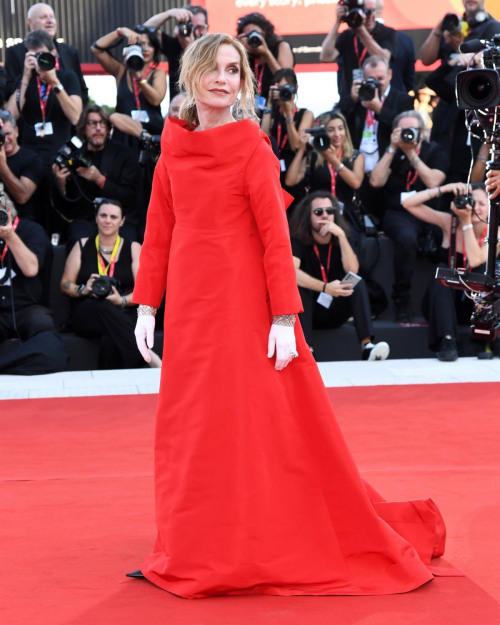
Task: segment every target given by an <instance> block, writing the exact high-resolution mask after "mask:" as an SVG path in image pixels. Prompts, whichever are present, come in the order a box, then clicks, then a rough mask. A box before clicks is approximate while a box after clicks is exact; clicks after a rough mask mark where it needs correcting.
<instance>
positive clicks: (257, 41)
mask: <svg viewBox="0 0 500 625" xmlns="http://www.w3.org/2000/svg"><path fill="white" fill-rule="evenodd" d="M247 42H248V45H249V46H250V47H251V48H258V47H259V46H261V45H262V35H261V34H260V33H259V32H258V31H257V30H252V32H251V33H248V37H247Z"/></svg>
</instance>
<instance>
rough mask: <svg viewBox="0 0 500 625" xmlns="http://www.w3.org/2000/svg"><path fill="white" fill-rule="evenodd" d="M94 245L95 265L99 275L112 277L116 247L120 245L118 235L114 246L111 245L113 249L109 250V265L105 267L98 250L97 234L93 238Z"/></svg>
mask: <svg viewBox="0 0 500 625" xmlns="http://www.w3.org/2000/svg"><path fill="white" fill-rule="evenodd" d="M95 246H96V249H97V267H98V269H99V275H100V276H108V275H109V277H110V278H112V277H113V274H114V273H115V261H116V254H117V253H118V248H119V247H120V237H119V236H117V237H116V242H115V246H114V247H113V251H112V252H111V258H110V261H109V265H108V266H107V267H106V265H105V262H104V260H103V258H102V255H101V253H100V251H99V235H97V236H96V238H95Z"/></svg>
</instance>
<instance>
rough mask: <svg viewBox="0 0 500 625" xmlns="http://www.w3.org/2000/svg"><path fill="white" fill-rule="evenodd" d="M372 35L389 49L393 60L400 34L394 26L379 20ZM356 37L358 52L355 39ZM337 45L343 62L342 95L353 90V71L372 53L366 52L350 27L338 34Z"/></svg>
mask: <svg viewBox="0 0 500 625" xmlns="http://www.w3.org/2000/svg"><path fill="white" fill-rule="evenodd" d="M371 36H372V37H373V39H374V40H375V41H376V42H377V43H378V45H379V46H380V47H381V48H384V49H385V50H389V52H390V53H391V60H392V59H394V57H395V56H396V50H397V47H398V34H397V32H396V31H395V30H394V28H389V27H388V26H384V24H381V23H380V22H377V23H376V24H375V27H374V29H373V30H372V32H371ZM355 37H356V42H357V52H356V46H355V41H354V38H355ZM335 47H336V48H337V50H338V51H339V55H340V57H342V63H343V66H342V75H341V79H340V80H341V82H340V83H339V96H340V97H342V96H343V95H346V94H348V93H350V92H351V86H352V71H353V70H354V69H359V68H360V67H361V66H362V65H363V61H364V60H365V59H366V58H367V57H368V56H370V54H369V53H368V52H366V53H364V50H365V46H364V45H363V43H362V42H361V39H360V38H359V37H357V36H356V33H355V32H354V31H353V30H351V29H350V28H349V29H347V30H344V32H343V33H341V34H340V35H339V36H338V38H337V43H336V44H335Z"/></svg>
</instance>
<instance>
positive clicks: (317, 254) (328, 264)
mask: <svg viewBox="0 0 500 625" xmlns="http://www.w3.org/2000/svg"><path fill="white" fill-rule="evenodd" d="M314 253H315V254H316V256H317V257H318V261H319V268H320V269H321V277H322V278H323V282H328V274H329V272H330V260H331V258H332V242H331V241H330V245H329V246H328V259H327V261H326V271H325V267H324V265H323V263H322V262H321V258H320V255H319V249H318V246H317V245H315V246H314Z"/></svg>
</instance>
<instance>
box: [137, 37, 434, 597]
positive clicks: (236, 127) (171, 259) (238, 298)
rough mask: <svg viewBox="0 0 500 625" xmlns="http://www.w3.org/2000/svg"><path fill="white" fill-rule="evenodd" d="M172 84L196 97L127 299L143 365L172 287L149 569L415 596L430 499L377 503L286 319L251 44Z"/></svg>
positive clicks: (284, 265)
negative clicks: (234, 109)
mask: <svg viewBox="0 0 500 625" xmlns="http://www.w3.org/2000/svg"><path fill="white" fill-rule="evenodd" d="M180 82H181V86H183V87H184V88H185V89H186V91H187V94H188V97H187V100H186V102H185V104H184V105H183V108H182V110H181V118H182V119H181V120H177V119H172V118H170V119H168V120H167V122H166V124H165V128H164V131H163V135H162V155H161V157H160V160H159V161H158V164H157V167H156V173H155V177H154V184H153V192H152V197H151V202H150V206H149V212H148V221H147V229H146V236H145V241H144V245H143V247H142V251H141V257H140V267H139V271H138V274H137V278H136V284H135V290H134V298H133V300H134V301H135V302H136V303H138V304H141V306H140V313H142V315H141V316H139V318H138V325H137V329H136V337H137V341H138V345H139V347H140V349H141V351H142V352H143V354H144V356H145V358H146V359H148V358H149V356H148V354H147V351H146V342H145V341H146V338H147V341H148V343H149V346H152V343H151V341H152V331H153V328H154V316H153V314H154V312H155V309H156V308H158V307H159V305H160V302H161V299H162V297H163V294H164V292H165V288H166V293H167V295H166V303H165V325H164V327H165V330H164V334H165V339H164V356H163V367H162V375H161V387H160V395H159V403H158V410H157V416H156V442H155V496H156V522H157V529H158V533H157V539H156V543H155V545H154V548H153V550H152V552H151V553H150V555H149V556H148V557H147V558H146V560H145V562H144V563H143V565H142V567H141V571H142V573H143V575H144V576H145V577H146V578H147V579H148V580H150V581H151V582H153V583H154V584H156V585H158V586H160V587H161V588H163V589H165V590H168V591H170V592H172V593H174V594H176V595H179V596H181V597H185V598H201V597H210V596H214V595H249V594H269V595H373V594H390V593H401V592H406V591H410V590H412V589H414V588H417V587H418V586H421V585H422V584H425V583H426V582H428V581H429V580H431V579H432V578H433V574H432V572H431V570H430V568H429V566H428V565H429V563H430V559H431V557H433V556H437V555H441V554H442V553H443V550H444V524H443V523H442V519H441V517H440V515H439V512H438V510H437V508H436V507H435V506H434V504H433V503H432V501H431V500H427V501H418V500H417V501H412V502H408V503H401V502H398V503H394V504H392V503H387V502H384V500H383V499H382V498H381V497H380V496H379V495H378V494H377V493H376V492H375V491H374V490H373V489H371V488H370V487H369V486H368V485H367V484H366V483H364V482H363V480H362V479H361V478H360V475H359V472H358V470H357V468H356V465H355V464H354V461H353V458H352V456H351V454H350V452H349V449H348V448H347V446H346V443H345V440H344V437H343V436H342V433H341V431H340V429H339V427H338V425H337V422H336V420H335V416H334V414H333V411H332V407H331V404H330V401H329V398H328V395H327V392H326V390H325V387H324V385H323V382H322V379H321V376H320V374H319V371H318V368H317V366H316V363H315V361H314V359H313V358H312V356H311V353H310V351H309V349H308V347H307V345H306V342H305V340H304V335H303V333H302V330H301V328H300V324H299V323H298V321H297V322H295V320H296V314H297V313H298V312H300V311H301V310H302V306H301V301H300V297H299V294H298V289H297V284H296V275H295V269H294V265H293V260H292V253H291V245H290V238H289V233H288V226H287V220H286V215H285V209H286V205H287V204H288V203H289V200H290V199H291V198H289V197H288V196H287V194H284V193H283V192H282V189H281V187H280V184H279V164H278V161H277V159H276V158H275V156H274V155H273V153H272V150H271V147H270V144H269V140H268V138H267V137H266V136H265V134H264V133H263V132H262V131H261V130H260V128H259V126H258V125H257V124H256V123H255V122H254V121H253V120H251V119H244V120H243V121H239V122H235V120H234V118H233V117H232V115H231V106H232V105H233V104H234V102H235V100H236V98H237V95H238V92H239V91H240V90H241V98H240V106H241V108H242V110H243V113H244V114H248V113H249V111H250V109H251V106H250V104H249V102H250V101H251V100H252V99H253V86H252V83H251V72H250V69H249V66H248V61H247V59H246V55H245V51H244V49H243V47H242V46H241V44H240V43H239V42H238V41H237V40H234V39H233V38H232V37H230V36H227V35H216V34H214V35H206V36H205V37H202V38H201V39H199V40H197V41H196V42H195V43H193V44H192V45H191V46H190V47H189V48H188V49H187V51H186V52H185V54H184V57H183V65H182V69H181V80H180ZM285 198H286V199H285ZM293 322H295V326H294V327H293V326H291V324H292V323H293ZM282 323H285V324H287V323H288V324H289V325H280V324H282ZM295 341H296V344H295ZM295 349H297V351H298V354H299V356H298V358H297V357H295V355H296V352H295ZM274 350H276V358H275V357H274ZM431 568H432V567H431ZM139 573H140V572H139Z"/></svg>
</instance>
